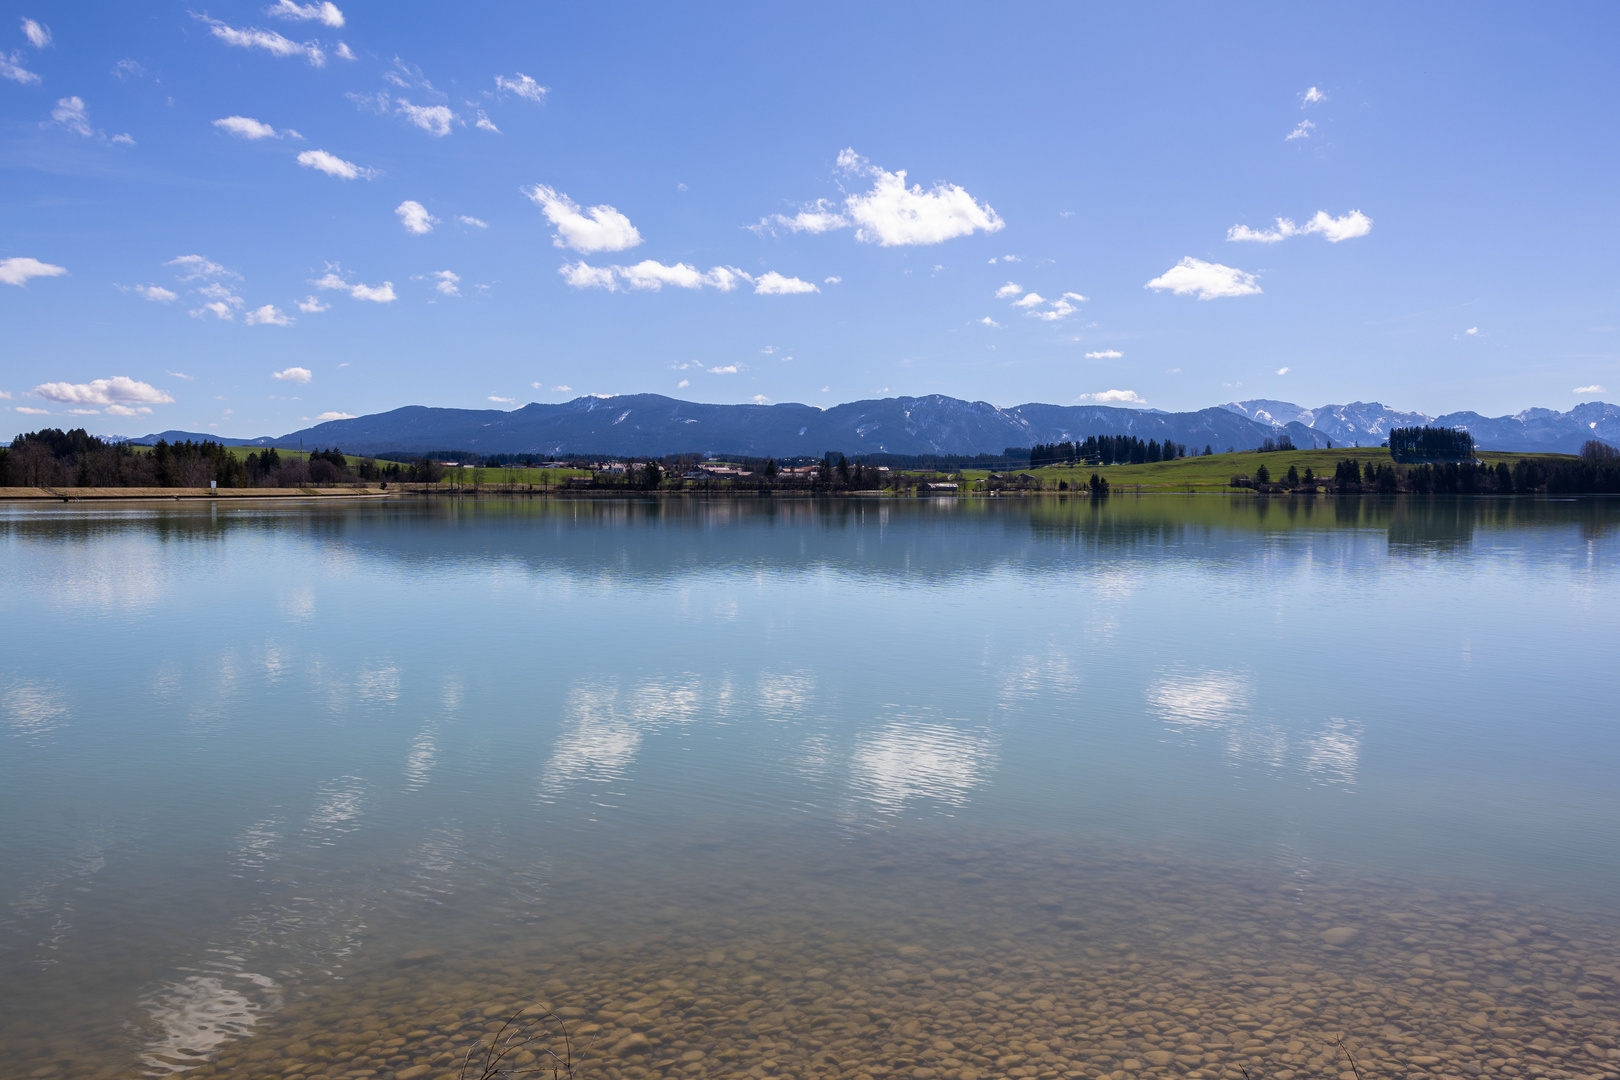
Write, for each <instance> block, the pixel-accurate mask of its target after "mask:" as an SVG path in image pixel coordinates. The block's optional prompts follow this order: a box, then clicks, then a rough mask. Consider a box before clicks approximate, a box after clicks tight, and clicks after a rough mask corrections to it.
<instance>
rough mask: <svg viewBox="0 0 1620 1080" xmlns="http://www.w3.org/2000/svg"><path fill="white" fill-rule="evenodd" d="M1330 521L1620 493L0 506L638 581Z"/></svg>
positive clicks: (1013, 559)
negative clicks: (1567, 495)
mask: <svg viewBox="0 0 1620 1080" xmlns="http://www.w3.org/2000/svg"><path fill="white" fill-rule="evenodd" d="M424 526H431V527H424ZM1335 530H1362V531H1380V532H1384V533H1386V535H1387V537H1388V548H1387V550H1388V552H1389V553H1390V554H1391V555H1397V556H1403V557H1404V556H1411V555H1417V554H1423V553H1435V552H1444V551H1452V550H1461V549H1466V548H1468V547H1469V546H1470V545H1471V544H1473V543H1475V541H1476V539H1477V537H1476V533H1478V532H1479V531H1480V530H1485V531H1490V532H1502V531H1516V530H1527V535H1528V536H1529V537H1530V538H1531V539H1530V540H1529V542H1530V543H1532V544H1535V543H1538V542H1539V543H1545V544H1557V543H1560V542H1567V541H1568V540H1569V539H1573V536H1572V534H1574V535H1578V536H1579V537H1580V539H1581V541H1583V542H1591V541H1594V540H1599V539H1605V538H1609V537H1612V536H1614V535H1615V534H1616V532H1617V530H1620V500H1608V499H1603V498H1582V499H1572V500H1567V501H1566V500H1549V499H1541V498H1468V497H1444V496H1410V495H1403V496H1390V497H1382V498H1380V497H1365V496H1364V497H1357V498H1338V499H1332V500H1328V499H1295V498H1263V499H1256V498H1252V497H1248V496H1245V497H1241V498H1224V497H1211V496H1185V497H1180V496H1162V495H1161V496H1139V497H1131V496H1115V497H1113V498H1110V499H1106V500H1102V499H1097V500H1094V499H1090V498H1083V497H1081V498H1073V497H1053V498H1023V499H882V500H879V499H862V498H814V499H782V498H759V499H737V498H731V499H688V498H683V499H661V498H656V497H649V498H641V499H635V498H632V499H589V500H586V499H579V500H566V499H521V498H519V499H503V498H483V499H442V498H441V499H402V500H395V501H389V502H374V503H364V504H347V505H332V504H309V503H291V502H289V503H283V504H280V505H277V506H264V505H252V506H246V507H242V506H233V505H229V504H221V503H209V504H201V505H199V504H194V503H177V504H174V505H173V506H168V505H157V506H140V507H131V506H127V505H126V506H123V507H118V508H112V507H90V508H80V507H75V508H73V509H65V508H62V509H56V508H46V507H20V508H18V509H16V510H14V511H12V512H10V513H7V514H3V515H0V537H4V538H5V539H9V540H20V541H24V542H34V543H58V544H60V543H94V542H98V541H99V542H104V541H108V540H113V539H120V538H122V539H133V538H140V539H146V540H157V541H159V542H160V543H186V542H191V543H207V544H215V543H219V542H221V541H224V540H228V539H233V538H236V537H244V536H263V537H266V538H269V537H271V536H275V537H279V538H282V539H286V538H288V537H289V536H291V537H296V538H297V539H300V540H302V541H305V542H306V543H307V544H309V545H310V546H312V547H329V546H335V547H342V548H344V549H346V550H347V551H348V553H349V554H351V555H354V556H356V557H359V558H362V559H363V558H365V557H366V556H374V557H377V558H381V559H383V560H385V561H389V562H399V563H405V564H410V565H419V566H425V565H429V564H441V565H442V564H446V563H451V564H454V563H473V564H479V563H482V564H490V565H493V564H496V563H499V564H501V565H505V566H509V567H516V568H518V569H525V570H541V569H554V570H563V571H566V572H574V573H579V574H583V575H590V576H598V575H601V574H625V575H632V576H635V577H638V578H642V579H658V578H662V577H677V576H682V575H686V574H692V573H715V572H734V571H737V570H742V569H749V570H754V571H757V572H774V573H799V572H805V571H809V570H813V569H817V568H821V569H826V568H832V569H836V570H838V571H839V572H842V573H852V574H871V575H874V576H880V577H883V578H885V579H888V580H894V581H903V582H910V583H916V584H928V583H930V582H937V581H942V580H951V579H954V578H958V577H963V576H977V575H982V574H984V573H985V572H987V571H993V570H996V569H1013V570H1017V571H1019V572H1026V573H1027V572H1032V571H1033V572H1039V571H1042V570H1063V569H1090V568H1092V567H1093V566H1095V565H1096V564H1097V563H1098V562H1101V561H1105V560H1112V559H1118V558H1119V557H1121V556H1124V555H1131V556H1133V557H1143V556H1146V557H1154V556H1156V555H1163V556H1166V557H1169V556H1174V557H1176V558H1180V559H1187V558H1194V559H1200V560H1205V561H1210V562H1214V563H1230V562H1235V561H1237V560H1239V559H1242V558H1246V557H1248V556H1249V555H1250V554H1252V552H1253V549H1254V541H1255V540H1256V539H1257V538H1259V537H1262V536H1264V537H1268V538H1286V537H1288V536H1290V535H1298V536H1299V537H1300V538H1302V539H1304V538H1307V537H1320V536H1322V535H1324V534H1326V533H1330V532H1332V531H1335ZM1559 537H1563V540H1562V541H1560V540H1559ZM1536 538H1539V540H1538V539H1536ZM1515 542H1516V543H1517V542H1519V541H1517V540H1516V541H1515Z"/></svg>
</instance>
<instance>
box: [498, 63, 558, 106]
mask: <svg viewBox="0 0 1620 1080" xmlns="http://www.w3.org/2000/svg"><path fill="white" fill-rule="evenodd" d="M495 89H497V90H499V91H500V92H501V93H503V94H512V95H513V96H515V97H520V98H522V99H523V100H525V101H532V102H534V103H535V104H536V105H544V104H545V103H546V95H547V94H548V93H550V92H551V91H550V89H549V88H548V87H544V86H541V85H540V84H539V83H537V82H535V81H534V80H533V79H531V78H529V77H528V76H527V75H525V74H523V72H521V71H520V72H518V73H517V74H516V75H514V76H512V77H510V78H508V77H507V76H505V75H497V76H495Z"/></svg>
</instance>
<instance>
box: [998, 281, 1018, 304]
mask: <svg viewBox="0 0 1620 1080" xmlns="http://www.w3.org/2000/svg"><path fill="white" fill-rule="evenodd" d="M1023 291H1024V287H1023V286H1022V285H1019V284H1018V283H1017V282H1015V281H1009V282H1007V284H1005V285H1003V286H1002V287H1001V288H999V289H997V290H996V299H997V300H1005V299H1007V298H1008V297H1009V296H1017V295H1018V294H1019V293H1021V292H1023Z"/></svg>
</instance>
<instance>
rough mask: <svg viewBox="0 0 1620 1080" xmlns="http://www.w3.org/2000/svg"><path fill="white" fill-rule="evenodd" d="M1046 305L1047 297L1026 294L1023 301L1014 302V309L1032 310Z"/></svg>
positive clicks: (1032, 293) (1035, 293)
mask: <svg viewBox="0 0 1620 1080" xmlns="http://www.w3.org/2000/svg"><path fill="white" fill-rule="evenodd" d="M1044 303H1046V297H1044V296H1042V295H1041V294H1040V293H1038V292H1030V293H1025V294H1024V298H1023V299H1022V300H1014V301H1013V307H1021V308H1032V307H1036V306H1038V305H1040V304H1044Z"/></svg>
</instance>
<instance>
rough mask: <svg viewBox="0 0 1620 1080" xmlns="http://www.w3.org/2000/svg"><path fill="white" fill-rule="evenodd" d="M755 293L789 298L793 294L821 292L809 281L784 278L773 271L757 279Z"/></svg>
mask: <svg viewBox="0 0 1620 1080" xmlns="http://www.w3.org/2000/svg"><path fill="white" fill-rule="evenodd" d="M754 291H755V292H756V293H759V294H760V295H761V296H789V295H791V294H793V293H812V292H820V291H821V290H820V289H818V288H817V287H816V286H815V285H813V284H812V283H810V282H808V281H801V280H799V279H798V278H796V277H783V276H782V275H781V274H778V273H777V272H776V271H775V270H772V271H769V272H768V273H765V274H762V275H760V276H759V277H758V278H757V279H755V281H754Z"/></svg>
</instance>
